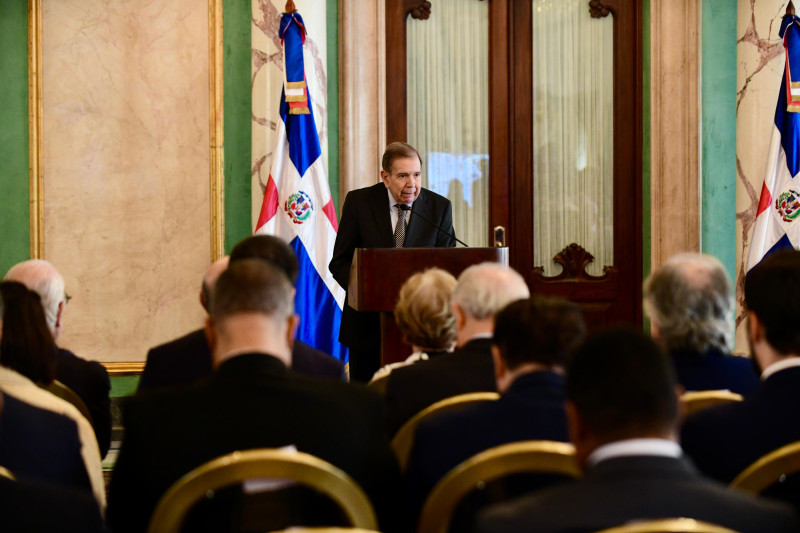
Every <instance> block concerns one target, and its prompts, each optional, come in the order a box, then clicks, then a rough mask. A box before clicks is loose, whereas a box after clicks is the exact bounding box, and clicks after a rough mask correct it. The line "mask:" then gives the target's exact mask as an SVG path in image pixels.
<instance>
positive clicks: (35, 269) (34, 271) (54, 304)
mask: <svg viewBox="0 0 800 533" xmlns="http://www.w3.org/2000/svg"><path fill="white" fill-rule="evenodd" d="M5 280H6V281H16V282H18V283H22V284H23V285H25V286H26V287H27V288H28V290H31V291H33V292H35V293H36V294H38V295H39V298H41V300H42V308H43V309H44V316H45V318H46V319H47V326H48V327H49V328H50V332H51V333H53V334H54V335H55V331H56V321H57V320H58V306H59V304H61V302H63V301H65V299H66V294H65V293H64V278H63V277H61V274H60V273H59V272H58V270H57V269H56V267H54V266H53V265H52V263H50V262H49V261H45V260H44V259H30V260H28V261H22V262H21V263H17V264H16V265H14V266H13V267H11V268H10V269H9V271H8V272H6V277H5Z"/></svg>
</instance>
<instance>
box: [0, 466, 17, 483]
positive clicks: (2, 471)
mask: <svg viewBox="0 0 800 533" xmlns="http://www.w3.org/2000/svg"><path fill="white" fill-rule="evenodd" d="M0 477H5V478H8V479H10V480H12V481H16V480H17V478H15V477H14V474H12V473H11V472H9V470H8V468H6V467H4V466H0Z"/></svg>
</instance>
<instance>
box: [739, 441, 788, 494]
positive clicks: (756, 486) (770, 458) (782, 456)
mask: <svg viewBox="0 0 800 533" xmlns="http://www.w3.org/2000/svg"><path fill="white" fill-rule="evenodd" d="M797 472H800V442H793V443H791V444H787V445H786V446H783V447H781V448H778V449H777V450H775V451H774V452H771V453H768V454H767V455H765V456H764V457H762V458H761V459H759V460H758V461H756V462H754V463H753V464H751V465H750V466H748V467H747V468H746V469H745V470H744V471H743V472H742V473H741V474H739V475H738V476H736V478H735V479H734V480H733V481H731V485H730V486H731V487H735V488H737V489H741V490H745V491H748V492H752V493H754V494H759V493H761V492H763V491H764V490H765V489H767V488H768V487H770V486H772V485H773V484H775V483H777V482H779V481H782V480H783V476H789V475H791V474H796V473H797Z"/></svg>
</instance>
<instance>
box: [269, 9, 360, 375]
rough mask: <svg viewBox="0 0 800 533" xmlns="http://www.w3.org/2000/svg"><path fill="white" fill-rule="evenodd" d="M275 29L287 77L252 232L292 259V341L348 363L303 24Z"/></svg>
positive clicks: (333, 224) (285, 20)
mask: <svg viewBox="0 0 800 533" xmlns="http://www.w3.org/2000/svg"><path fill="white" fill-rule="evenodd" d="M279 31H280V37H281V43H282V45H283V47H284V61H285V68H284V73H285V79H284V84H283V90H282V91H281V101H280V108H279V109H280V120H279V121H278V127H277V141H276V144H275V150H274V151H273V154H272V165H271V167H270V173H269V178H268V180H267V186H266V190H265V192H264V201H263V203H262V205H261V213H260V215H259V217H258V223H257V224H256V231H255V233H256V234H266V235H275V236H278V237H280V238H282V239H284V240H285V241H286V242H288V243H289V245H290V246H291V247H292V249H293V250H294V252H295V254H296V255H297V260H298V262H299V263H300V272H299V275H298V278H297V295H296V297H295V310H296V312H297V314H298V315H299V316H300V326H299V329H298V332H297V338H298V339H299V340H301V341H303V342H305V343H307V344H309V345H311V346H313V347H315V348H317V349H319V350H322V351H324V352H326V353H329V354H331V355H333V356H334V357H336V358H337V359H339V360H341V361H342V362H346V361H347V348H346V347H344V346H342V345H341V344H339V341H338V337H339V324H340V322H341V315H342V305H343V304H344V297H345V292H344V290H343V289H342V288H341V287H340V286H339V284H338V283H337V282H336V281H335V280H334V279H333V275H332V274H331V273H330V272H329V271H328V262H329V261H330V259H331V256H332V254H333V244H334V241H335V240H336V232H337V230H338V228H339V224H338V222H337V219H336V211H335V209H334V206H333V200H332V198H331V191H330V186H329V185H328V178H327V174H326V172H325V167H324V162H323V160H322V150H321V149H320V144H319V137H318V136H317V129H316V124H315V122H314V114H313V108H312V106H311V100H310V97H309V94H308V86H307V84H306V76H305V68H304V62H303V43H304V42H305V38H306V30H305V24H304V23H303V19H302V18H301V17H300V15H299V13H297V12H294V13H284V14H283V16H282V17H281V23H280V29H279ZM312 68H313V66H312Z"/></svg>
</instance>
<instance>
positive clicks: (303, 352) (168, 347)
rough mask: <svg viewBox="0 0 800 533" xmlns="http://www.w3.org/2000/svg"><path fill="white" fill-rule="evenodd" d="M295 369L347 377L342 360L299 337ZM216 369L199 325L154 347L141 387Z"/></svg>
mask: <svg viewBox="0 0 800 533" xmlns="http://www.w3.org/2000/svg"><path fill="white" fill-rule="evenodd" d="M292 370H293V371H294V372H298V373H300V374H305V375H308V376H317V377H326V378H336V379H341V380H344V379H345V374H344V366H343V365H342V363H340V362H339V361H337V360H336V359H334V358H333V357H331V356H330V355H328V354H326V353H324V352H321V351H319V350H315V349H314V348H312V347H311V346H309V345H307V344H305V343H302V342H300V341H297V340H296V341H295V342H294V348H293V349H292ZM213 372H214V368H213V365H212V357H211V350H210V349H209V347H208V342H207V341H206V336H205V333H204V332H203V330H202V329H198V330H197V331H193V332H191V333H189V334H188V335H184V336H183V337H181V338H179V339H175V340H174V341H170V342H168V343H166V344H162V345H160V346H156V347H155V348H151V349H150V351H149V352H148V353H147V362H146V363H145V365H144V372H142V377H141V379H140V380H139V389H138V390H139V391H145V390H150V389H155V388H159V387H168V386H172V385H189V384H191V383H195V382H196V381H199V380H201V379H203V378H206V377H208V376H210V375H211V374H212V373H213Z"/></svg>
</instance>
